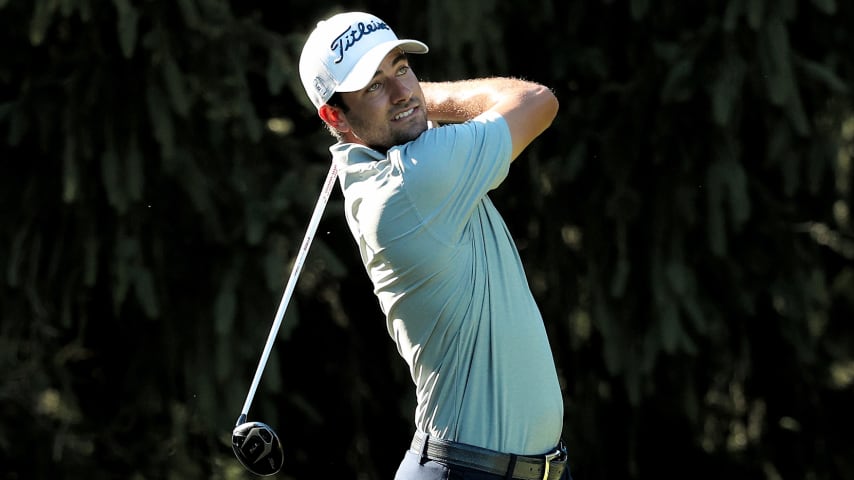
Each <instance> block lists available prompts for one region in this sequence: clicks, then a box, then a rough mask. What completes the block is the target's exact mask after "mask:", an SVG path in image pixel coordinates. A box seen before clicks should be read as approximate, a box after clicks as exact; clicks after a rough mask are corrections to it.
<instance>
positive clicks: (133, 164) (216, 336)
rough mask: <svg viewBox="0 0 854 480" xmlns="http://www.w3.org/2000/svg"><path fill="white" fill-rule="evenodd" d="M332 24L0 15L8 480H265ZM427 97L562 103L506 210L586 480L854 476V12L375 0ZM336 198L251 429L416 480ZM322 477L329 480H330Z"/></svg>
mask: <svg viewBox="0 0 854 480" xmlns="http://www.w3.org/2000/svg"><path fill="white" fill-rule="evenodd" d="M341 8H342V7H340V6H336V5H335V4H333V3H324V2H319V3H318V2H288V4H287V6H285V5H284V4H278V3H276V2H227V1H223V0H179V1H176V2H157V1H146V2H143V1H138V0H113V1H112V2H94V1H91V0H63V1H57V0H34V1H33V2H10V1H2V0H0V25H2V27H3V29H2V31H3V32H4V33H3V48H2V49H0V162H2V163H0V165H2V175H0V213H2V221H0V273H2V287H0V314H2V320H0V371H2V372H3V374H2V376H0V415H2V419H3V422H2V425H3V427H2V429H0V462H2V465H3V468H2V469H0V471H2V472H3V474H2V476H0V478H4V479H6V478H8V479H13V478H58V477H62V478H111V479H112V478H223V479H225V478H249V475H248V474H246V473H245V472H244V471H243V470H242V468H241V467H240V465H239V464H238V463H237V461H236V460H235V459H234V458H233V456H232V454H231V450H230V446H229V440H230V432H231V427H232V426H233V423H234V421H235V420H236V418H237V416H238V414H239V413H240V408H241V406H242V404H243V400H244V398H245V395H246V391H247V390H248V388H249V384H250V382H251V379H252V374H253V373H254V370H255V367H256V365H257V361H258V358H259V356H260V353H261V349H262V347H263V344H264V341H265V339H266V335H267V333H268V331H269V328H270V325H271V322H272V319H273V316H274V314H275V311H276V308H277V306H278V302H279V299H280V296H281V293H282V291H283V288H284V285H285V282H286V280H287V277H288V274H289V273H290V266H291V262H292V259H293V258H294V256H295V254H296V250H297V249H298V247H299V244H300V242H301V241H302V236H303V234H304V231H305V226H306V224H307V222H308V219H309V216H310V214H311V210H312V208H313V206H314V202H315V200H316V198H317V195H318V193H319V189H320V186H321V183H322V180H323V176H324V174H325V172H326V168H327V160H328V152H327V146H328V145H329V144H330V143H331V142H332V138H331V137H330V136H329V135H328V134H327V133H326V132H325V131H324V129H323V128H322V124H321V122H320V120H319V119H318V118H317V117H316V115H315V114H314V112H313V111H312V108H311V107H310V104H309V102H308V100H307V99H306V98H305V95H304V93H303V92H302V88H301V86H300V84H299V79H298V75H297V59H298V56H299V51H300V49H301V46H302V41H303V39H304V37H305V35H306V34H307V32H308V31H309V30H310V29H311V28H312V26H313V24H314V22H315V21H316V20H318V19H319V18H321V17H324V16H326V15H328V14H329V13H330V12H332V11H333V10H336V9H341ZM348 8H363V9H367V10H370V11H373V12H374V13H376V14H378V15H379V16H380V17H382V18H384V19H385V20H387V21H388V22H389V23H390V24H392V25H393V26H394V28H395V29H396V31H397V32H398V33H399V34H401V35H406V36H411V37H415V38H420V39H423V40H425V41H426V42H427V43H428V44H429V45H430V46H431V52H430V54H429V55H427V56H425V57H419V58H417V59H413V62H414V67H415V70H416V72H417V73H418V74H419V76H420V77H421V78H422V79H424V80H450V79H457V78H463V77H471V76H485V75H513V76H520V77H526V78H529V79H532V80H536V81H540V82H542V83H544V84H547V85H549V86H551V87H553V88H554V89H555V92H556V93H557V95H558V98H559V99H560V101H561V112H560V114H559V116H558V118H557V120H556V121H555V124H554V126H553V127H552V128H551V129H550V130H549V131H547V132H546V133H545V134H544V135H543V136H542V137H541V138H540V139H539V140H537V141H536V142H535V143H534V144H533V145H532V147H531V148H530V149H529V151H528V152H527V153H526V154H525V155H524V156H523V158H520V159H519V161H517V162H516V163H514V166H513V168H512V173H511V175H510V177H509V178H508V180H507V182H506V183H505V185H504V186H502V187H501V188H500V189H499V190H497V191H496V192H495V194H494V200H495V201H496V203H497V204H498V205H499V207H500V208H501V209H502V211H503V212H504V213H505V217H506V219H507V221H508V224H509V226H510V228H511V230H512V231H513V232H514V234H515V236H516V238H517V241H518V245H519V247H520V251H521V254H522V257H523V260H524V262H525V265H526V268H527V270H528V272H529V275H530V280H531V285H532V288H533V290H534V292H535V294H536V295H537V297H538V299H539V301H540V303H541V306H542V308H543V313H544V317H545V318H546V322H547V327H548V329H549V331H550V334H551V338H552V344H553V350H554V353H555V357H556V360H557V362H558V367H559V371H560V374H561V376H562V382H563V385H564V387H565V392H566V426H565V438H566V440H567V441H568V443H569V445H570V449H571V453H572V462H573V471H574V475H575V477H576V478H577V479H592V478H607V479H613V478H657V477H664V478H668V477H674V476H675V475H677V474H678V475H680V476H684V475H685V474H686V473H687V474H688V475H691V476H698V477H700V478H708V479H717V478H745V479H748V478H749V479H755V478H767V479H778V478H814V479H836V478H850V477H852V476H854V461H852V459H854V441H852V440H851V438H850V437H851V436H850V435H847V430H846V428H844V427H845V426H847V425H851V424H852V420H854V419H852V413H851V412H852V409H851V405H852V401H854V394H853V393H854V357H852V352H854V345H852V341H854V335H852V329H851V327H850V325H851V321H852V319H854V225H852V218H851V211H852V207H854V201H852V188H854V173H852V172H854V165H852V159H854V108H852V106H854V105H852V89H854V55H852V51H851V47H850V45H851V44H852V41H854V38H852V33H851V28H850V26H851V25H854V9H852V7H851V6H850V5H849V4H847V3H845V2H836V1H833V0H812V1H807V0H800V1H798V0H782V1H777V2H772V1H768V0H728V1H726V2H711V1H706V2H679V1H677V0H665V1H652V0H631V1H604V0H595V1H585V2H581V1H574V2H558V1H550V0H534V1H527V2H495V1H489V0H477V1H470V2H457V1H451V0H431V1H428V2H426V3H423V4H408V3H404V4H398V3H389V2H379V1H374V2H360V3H359V4H357V5H355V6H353V7H348ZM338 195H339V194H338V192H337V191H336V193H335V194H334V195H333V197H332V200H331V201H330V204H329V207H328V208H327V211H326V215H325V217H324V219H323V221H322V223H321V226H320V229H319V231H318V235H317V237H316V239H315V243H314V244H313V246H312V250H311V254H310V255H309V259H308V262H307V263H306V266H305V269H304V271H303V274H302V277H301V278H300V282H299V285H298V288H297V291H296V293H295V295H294V297H293V300H292V302H291V305H290V307H289V309H288V313H287V315H286V317H285V322H284V325H283V327H282V330H281V334H280V337H279V341H278V342H277V344H276V347H275V348H274V350H273V356H272V357H271V359H270V363H269V364H268V366H267V369H266V370H265V374H264V377H263V380H262V382H261V385H260V387H259V390H258V394H257V395H256V398H255V401H254V403H253V406H252V410H251V411H250V419H258V420H261V421H264V422H267V423H269V424H271V425H273V426H274V428H275V429H276V430H277V432H278V433H279V435H280V436H281V437H282V440H283V441H284V442H285V444H286V450H287V452H286V462H285V468H284V471H283V473H282V475H281V477H282V478H298V479H303V478H320V477H318V476H317V469H318V468H322V469H324V472H326V473H327V474H326V476H328V478H333V477H336V478H364V479H381V478H391V477H392V475H393V472H394V469H395V468H396V465H397V463H398V461H399V459H400V457H401V456H402V454H403V451H404V449H405V448H406V445H407V442H408V438H409V435H410V434H411V428H412V427H411V425H412V420H411V415H412V410H411V409H412V405H413V398H412V395H413V394H412V392H411V387H410V385H411V381H410V379H409V374H408V371H407V370H406V368H405V366H404V365H403V364H402V362H401V361H400V360H399V358H398V357H397V353H396V352H395V351H394V347H393V343H392V342H391V340H390V339H389V338H388V336H387V333H386V330H385V328H384V322H383V319H382V316H381V312H380V311H379V308H378V306H377V303H376V300H375V299H374V297H373V296H372V294H371V289H370V285H369V283H368V281H367V278H366V277H365V275H364V271H363V269H362V267H361V265H360V264H359V260H358V252H357V251H356V249H355V247H354V245H353V242H352V240H351V238H350V235H349V232H348V231H347V228H346V225H345V223H344V220H343V217H342V215H341V203H340V197H339V196H338ZM324 478H325V477H324Z"/></svg>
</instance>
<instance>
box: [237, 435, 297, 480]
mask: <svg viewBox="0 0 854 480" xmlns="http://www.w3.org/2000/svg"><path fill="white" fill-rule="evenodd" d="M231 448H232V450H234V455H235V456H236V457H237V459H238V460H240V463H241V464H243V466H244V467H246V469H247V470H249V471H250V472H252V473H254V474H255V475H262V476H267V475H273V474H275V473H276V472H278V471H279V470H281V468H282V464H284V462H285V454H284V451H283V450H282V442H280V441H279V436H278V435H276V432H274V431H273V429H272V428H270V426H269V425H266V424H264V423H261V422H247V423H242V424H240V425H238V426H236V427H234V431H232V433H231Z"/></svg>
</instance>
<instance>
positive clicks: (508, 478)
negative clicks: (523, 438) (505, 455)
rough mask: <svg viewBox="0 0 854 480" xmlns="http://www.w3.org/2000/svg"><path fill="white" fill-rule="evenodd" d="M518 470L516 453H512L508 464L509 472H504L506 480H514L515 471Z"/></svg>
mask: <svg viewBox="0 0 854 480" xmlns="http://www.w3.org/2000/svg"><path fill="white" fill-rule="evenodd" d="M514 470H516V455H514V454H512V453H511V454H510V462H509V464H508V465H507V473H505V474H504V480H513V471H514Z"/></svg>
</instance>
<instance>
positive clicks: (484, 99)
mask: <svg viewBox="0 0 854 480" xmlns="http://www.w3.org/2000/svg"><path fill="white" fill-rule="evenodd" d="M535 86H537V85H536V84H533V83H531V82H526V81H524V80H518V79H515V78H499V77H496V78H482V79H475V80H460V81H455V82H421V89H422V91H423V92H424V99H425V102H426V106H427V118H428V119H429V120H432V121H434V122H439V123H461V122H465V121H466V120H471V119H472V118H474V117H476V116H478V115H480V114H481V113H483V112H485V111H487V110H489V109H490V108H492V107H494V106H496V105H497V104H498V103H499V102H501V101H502V100H504V99H506V98H507V97H509V96H514V95H516V96H519V97H522V96H524V95H526V93H527V92H529V91H530V90H531V89H532V87H535Z"/></svg>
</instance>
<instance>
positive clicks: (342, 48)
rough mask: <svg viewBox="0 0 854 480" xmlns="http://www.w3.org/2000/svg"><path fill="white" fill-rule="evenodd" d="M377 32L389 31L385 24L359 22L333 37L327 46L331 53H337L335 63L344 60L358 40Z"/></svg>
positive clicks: (373, 21)
mask: <svg viewBox="0 0 854 480" xmlns="http://www.w3.org/2000/svg"><path fill="white" fill-rule="evenodd" d="M377 30H391V28H389V26H388V25H386V24H385V22H377V21H375V20H372V21H371V22H370V23H364V22H359V23H357V24H355V25H351V26H350V27H347V29H346V30H344V32H343V33H341V35H338V36H337V37H335V40H333V41H332V45H330V46H329V48H330V49H332V50H333V51H336V50H337V51H338V58H336V59H335V63H341V61H342V60H344V53H346V52H347V50H349V49H350V47H352V46H353V45H355V44H356V43H357V42H358V41H359V40H361V39H363V38H365V36H367V35H370V34H372V33H374V32H376V31H377Z"/></svg>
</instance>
